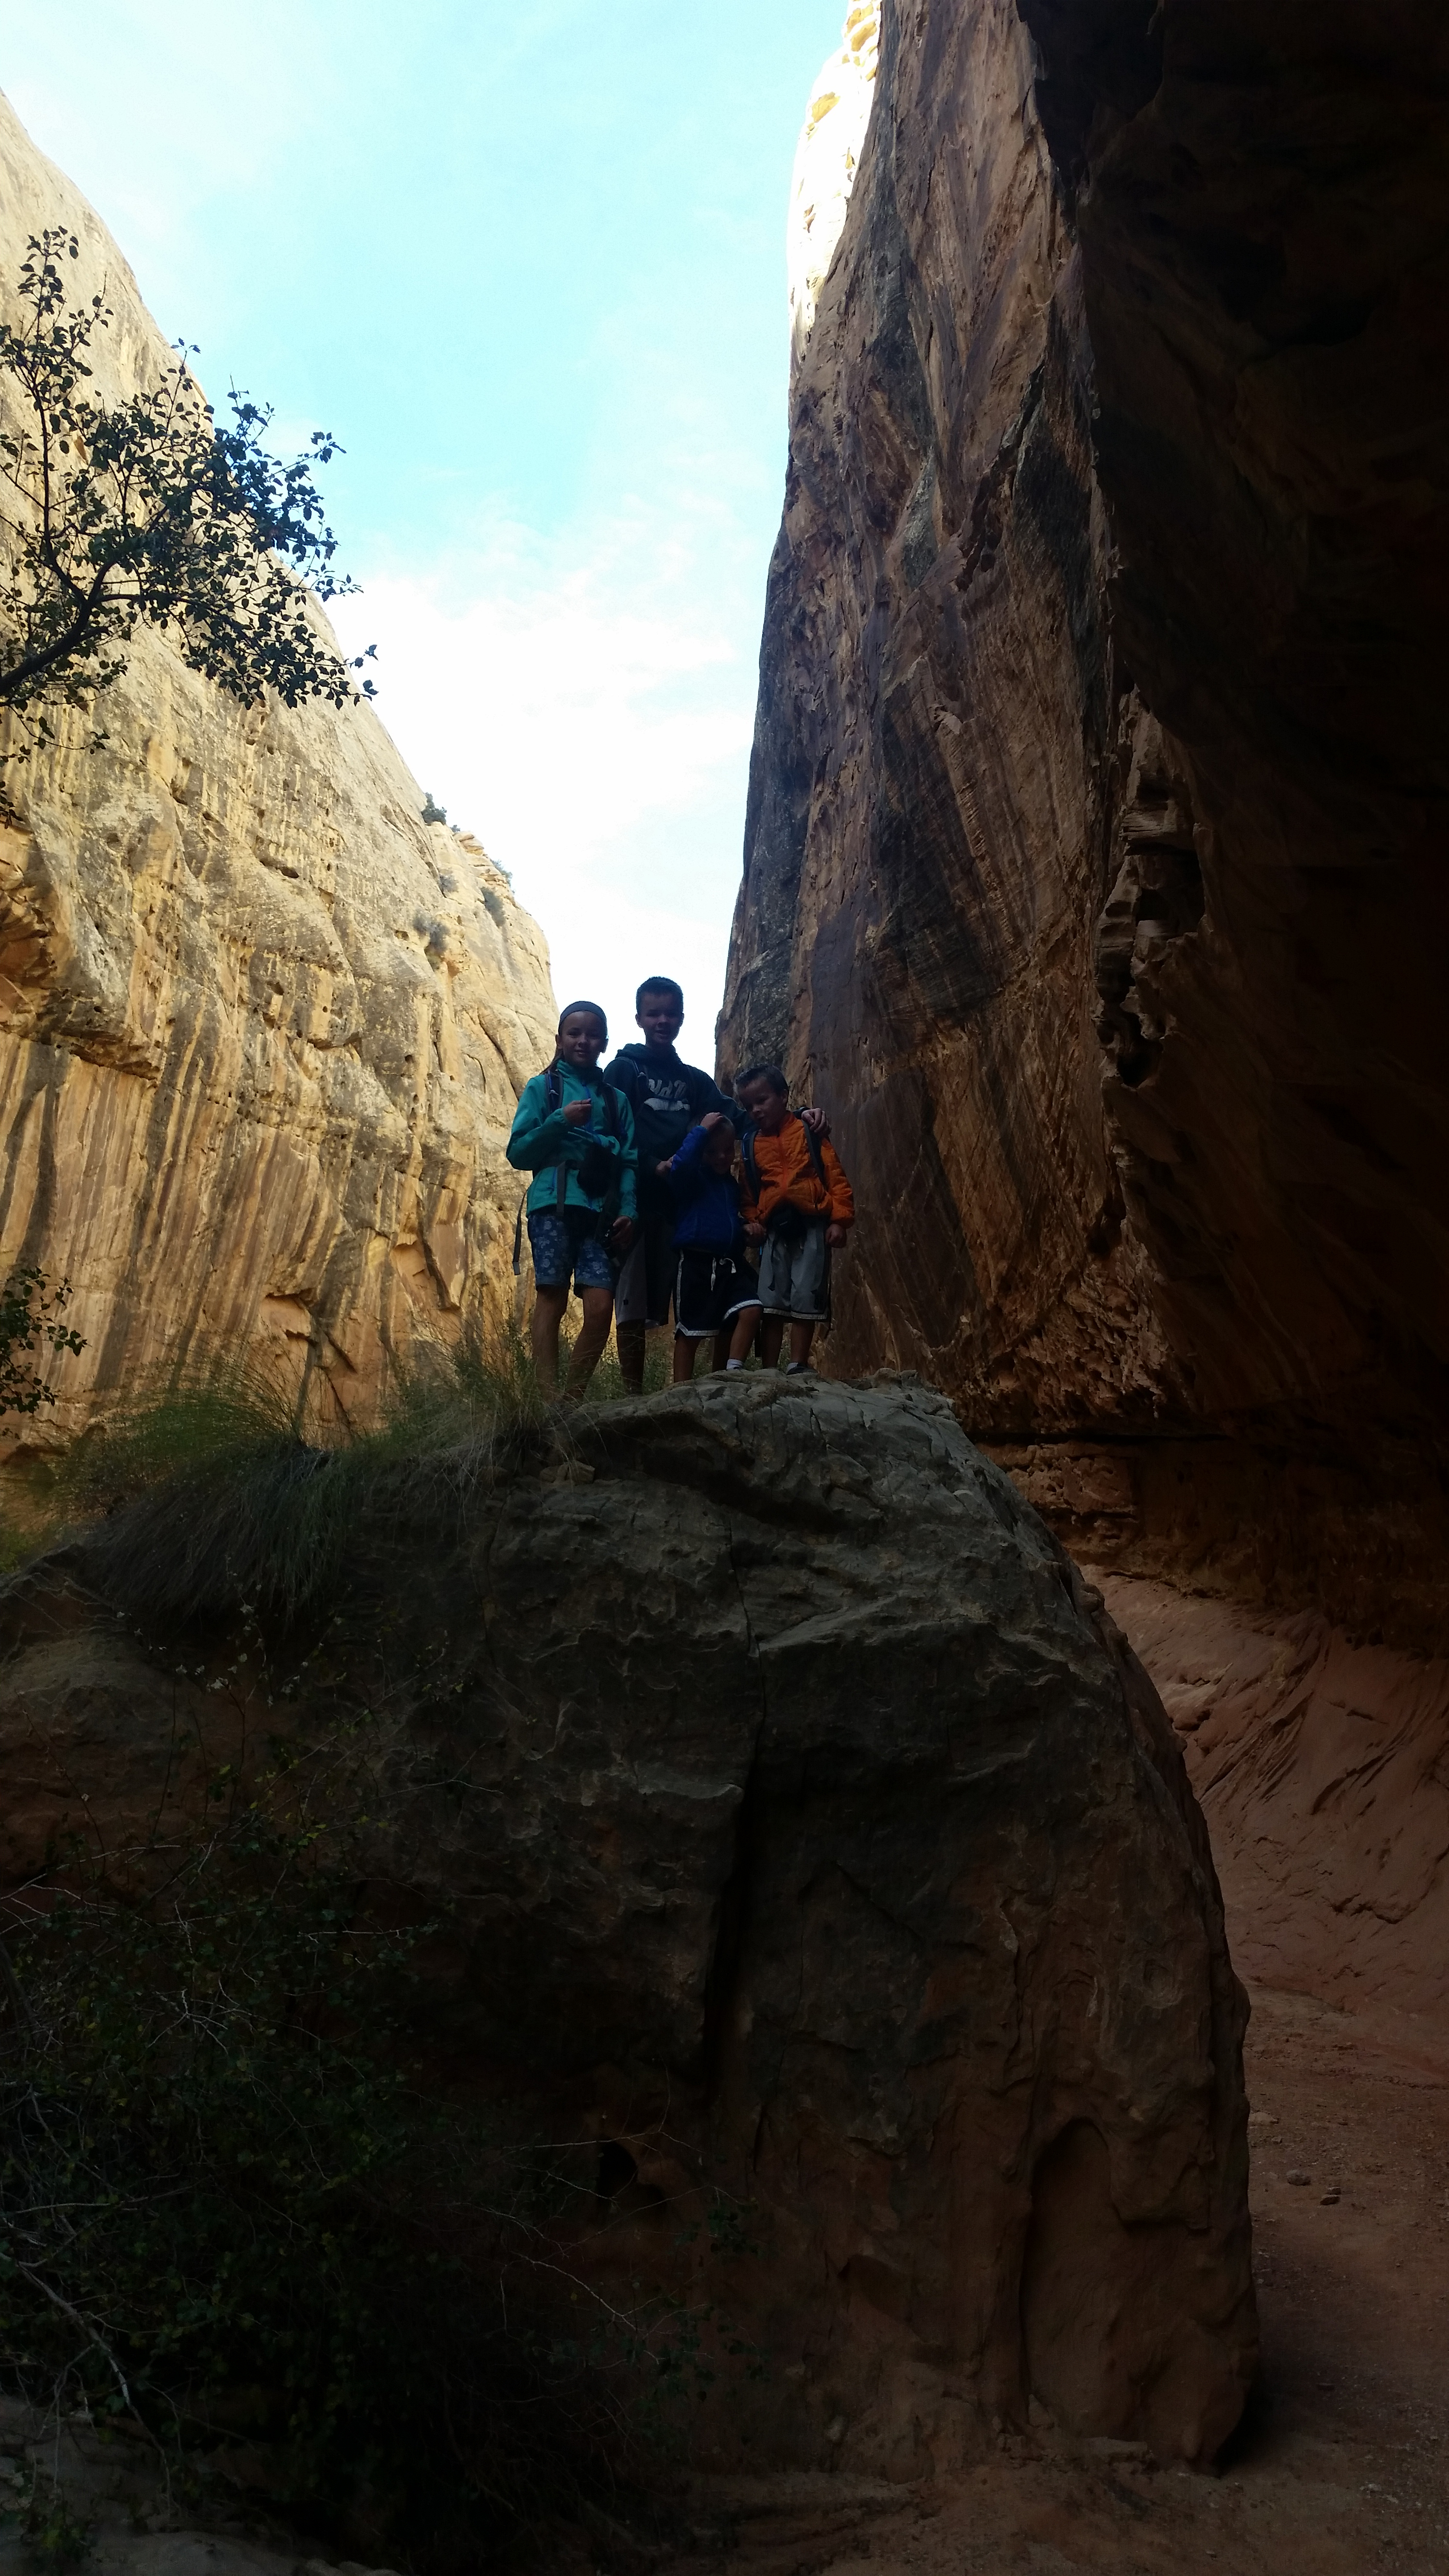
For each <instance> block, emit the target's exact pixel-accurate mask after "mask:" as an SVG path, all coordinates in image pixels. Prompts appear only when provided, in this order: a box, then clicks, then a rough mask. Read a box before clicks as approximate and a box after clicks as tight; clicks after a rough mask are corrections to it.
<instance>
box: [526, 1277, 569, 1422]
mask: <svg viewBox="0 0 1449 2576" xmlns="http://www.w3.org/2000/svg"><path fill="white" fill-rule="evenodd" d="M568 1302H569V1290H568V1281H567V1280H565V1281H564V1284H563V1286H562V1288H536V1289H535V1290H534V1294H533V1321H532V1324H531V1327H530V1332H529V1338H530V1340H531V1342H532V1344H533V1374H534V1376H535V1377H536V1378H537V1380H538V1383H539V1385H540V1386H541V1387H542V1389H543V1392H544V1394H545V1395H546V1396H550V1397H552V1396H555V1395H557V1393H558V1334H559V1326H560V1324H561V1323H562V1322H563V1319H564V1308H565V1307H566V1306H567V1304H568Z"/></svg>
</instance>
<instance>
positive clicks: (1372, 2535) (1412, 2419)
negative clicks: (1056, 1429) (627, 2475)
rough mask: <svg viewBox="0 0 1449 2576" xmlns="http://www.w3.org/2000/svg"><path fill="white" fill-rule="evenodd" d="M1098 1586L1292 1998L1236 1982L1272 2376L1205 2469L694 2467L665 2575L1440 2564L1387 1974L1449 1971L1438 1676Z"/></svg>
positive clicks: (1172, 2573)
mask: <svg viewBox="0 0 1449 2576" xmlns="http://www.w3.org/2000/svg"><path fill="white" fill-rule="evenodd" d="M1104 1589H1107V1591H1108V1598H1109V1601H1111V1603H1112V1606H1113V1608H1114V1610H1115V1612H1116V1615H1117V1617H1118V1619H1119V1620H1120V1621H1121V1623H1122V1625H1123V1626H1124V1627H1126V1628H1127V1629H1128V1633H1129V1634H1131V1635H1132V1636H1133V1640H1134V1643H1136V1644H1137V1645H1138V1647H1139V1651H1140V1652H1142V1653H1143V1656H1144V1660H1145V1661H1146V1662H1147V1664H1148V1666H1149V1669H1150V1670H1151V1671H1152V1674H1153V1678H1154V1680H1155V1681H1156V1682H1157V1684H1158V1687H1159V1688H1160V1689H1161V1690H1162V1691H1163V1695H1164V1698H1165V1699H1166V1701H1167V1704H1168V1707H1169V1709H1170V1710H1172V1712H1173V1714H1174V1716H1175V1717H1178V1720H1179V1723H1180V1724H1182V1726H1183V1733H1184V1736H1185V1738H1186V1739H1187V1749H1188V1760H1189V1767H1190V1769H1191V1770H1192V1771H1193V1773H1194V1777H1195V1782H1196V1785H1197V1787H1198V1791H1199V1795H1201V1796H1202V1797H1203V1800H1204V1806H1205V1809H1206V1812H1207V1815H1208V1818H1209V1823H1210V1825H1211V1827H1212V1831H1213V1836H1214V1844H1215V1848H1216V1850H1217V1852H1218V1858H1219V1867H1220V1870H1221V1873H1222V1878H1223V1886H1224V1894H1225V1899H1226V1902H1227V1906H1228V1921H1229V1932H1230V1936H1231V1938H1232V1941H1233V1948H1234V1956H1235V1958H1236V1959H1237V1960H1238V1963H1239V1967H1240V1971H1242V1972H1245V1973H1247V1974H1248V1975H1249V1976H1250V1978H1254V1977H1256V1978H1260V1979H1261V1978H1262V1970H1263V1968H1264V1967H1270V1968H1272V1967H1281V1969H1282V1971H1283V1973H1284V1975H1285V1977H1286V1979H1287V1980H1289V1981H1291V1985H1292V1986H1293V1987H1294V1988H1297V1989H1298V1991H1288V1990H1287V1989H1286V1986H1285V1984H1280V1983H1273V1982H1269V1981H1268V1980H1267V1979H1262V1981H1261V1982H1254V1983H1253V1986H1252V1992H1253V2020H1252V2026H1251V2029H1250V2031H1249V2035H1248V2046H1247V2070H1248V2089H1249V2094H1250V2098H1251V2101H1252V2105H1253V2114H1252V2124H1251V2139H1252V2150H1253V2176H1252V2199H1253V2218H1254V2236H1255V2248H1256V2252H1255V2268H1256V2273H1257V2281H1258V2294H1259V2304H1260V2315H1261V2322H1262V2334H1263V2366H1262V2373H1261V2379H1260V2383H1259V2387H1258V2390H1257V2392H1256V2394H1255V2397H1254V2400H1253V2402H1252V2405H1251V2408H1250V2411H1249V2416H1248V2418H1247V2420H1246V2421H1245V2423H1244V2424H1243V2426H1242V2427H1241V2429H1240V2431H1239V2433H1238V2434H1237V2436H1236V2437H1235V2439H1234V2442H1233V2444H1232V2445H1231V2447H1230V2449H1229V2451H1228V2453H1227V2454H1226V2455H1225V2457H1224V2458H1223V2460H1222V2461H1221V2463H1220V2464H1219V2467H1218V2470H1217V2471H1216V2472H1215V2473H1214V2474H1212V2475H1210V2476H1198V2477H1194V2476H1189V2475H1186V2474H1184V2473H1181V2472H1177V2471H1161V2470H1156V2469H1153V2468H1150V2467H1147V2466H1145V2465H1143V2464H1142V2463H1141V2462H1140V2461H1137V2460H1134V2459H1132V2458H1130V2457H1124V2456H1119V2457H1116V2458H1111V2457H1104V2456H1101V2455H1100V2453H1099V2455H1097V2456H1094V2457H1090V2458H1083V2457H1081V2456H1077V2457H1075V2458H1073V2457H1070V2456H1064V2455H1063V2454H1062V2453H1061V2452H1059V2451H1058V2452H1053V2451H1052V2450H1050V2449H1048V2448H1046V2447H1045V2446H1044V2445H1043V2444H1042V2443H1041V2442H1040V2441H1039V2440H1038V2439H1037V2438H1036V2437H1023V2438H1020V2439H1013V2440H1012V2441H1011V2442H1010V2444H1009V2445H1008V2446H1006V2447H1004V2448H1003V2449H1002V2450H1001V2451H1000V2452H999V2453H998V2455H997V2457H996V2458H994V2459H993V2460H991V2461H989V2462H988V2463H987V2464H986V2465H984V2466H982V2467H981V2468H979V2469H977V2470H976V2471H974V2472H972V2473H971V2474H969V2475H966V2476H963V2477H962V2478H960V2479H959V2480H956V2481H954V2482H951V2483H949V2484H945V2485H942V2486H939V2487H936V2488H934V2489H931V2490H929V2491H927V2490H923V2489H911V2490H903V2491H902V2490H895V2491H893V2490H890V2489H888V2488H881V2487H871V2486H869V2485H865V2484H862V2483H860V2482H852V2481H849V2480H847V2479H844V2478H831V2477H828V2476H823V2475H822V2476H819V2477H813V2478H807V2479H801V2478H796V2479H793V2480H772V2481H768V2482H762V2483H760V2484H757V2485H748V2484H745V2483H741V2482H731V2483H730V2484H728V2485H716V2486H713V2487H709V2486H705V2487H702V2488H701V2490H700V2492H699V2497H698V2508H697V2516H696V2519H695V2524H694V2532H695V2537H694V2540H693V2543H692V2546H691V2547H690V2548H689V2549H687V2550H686V2552H685V2554H684V2555H683V2556H682V2557H677V2558H675V2559H674V2560H672V2561H671V2562H670V2566H669V2576H706V2571H708V2576H716V2571H719V2576H724V2571H726V2570H729V2571H735V2576H865V2572H866V2571H869V2576H1006V2571H1012V2576H1016V2571H1018V2570H1020V2571H1023V2576H1074V2571H1076V2570H1097V2569H1107V2568H1110V2569H1112V2570H1114V2571H1116V2576H1159V2571H1160V2572H1161V2576H1208V2571H1213V2576H1219V2571H1223V2576H1227V2571H1231V2576H1288V2571H1292V2576H1298V2571H1300V2570H1301V2571H1303V2576H1365V2571H1367V2570H1371V2569H1375V2568H1381V2567H1382V2568H1392V2569H1393V2570H1395V2576H1445V2571H1449V2013H1445V2014H1442V2015H1441V2014H1437V2013H1433V2012H1424V2011H1422V2010H1419V2011H1415V2012H1413V2013H1408V2012H1402V2011H1398V2010H1396V2009H1395V2008H1394V2005H1393V2003H1392V2001H1391V2000H1390V1999H1389V1998H1390V1997H1391V1996H1392V1994H1393V1992H1394V1989H1395V1986H1396V1985H1397V1984H1398V1982H1399V1981H1400V1979H1402V1980H1403V1982H1404V1984H1405V1986H1406V1987H1407V1989H1408V1991H1409V1993H1410V1994H1411V1995H1412V1999H1413V2001H1414V2002H1415V2003H1416V2004H1420V2005H1422V2003H1423V2002H1425V2001H1432V2000H1433V1997H1434V1991H1435V1989H1436V1988H1437V1989H1438V1990H1439V1991H1442V1989H1443V1986H1444V1982H1445V1979H1446V1974H1449V1966H1446V1961H1445V1958H1444V1955H1443V1950H1442V1944H1440V1943H1439V1942H1437V1941H1436V1940H1435V1938H1434V1937H1433V1934H1434V1928H1435V1926H1436V1924H1437V1921H1438V1918H1439V1916H1440V1914H1441V1913H1442V1910H1443V1907H1444V1904H1445V1901H1446V1898H1449V1880H1446V1877H1445V1874H1444V1872H1443V1869H1442V1866H1441V1865H1440V1862H1439V1855H1438V1853H1437V1847H1436V1850H1435V1852H1434V1853H1433V1854H1432V1855H1431V1854H1429V1852H1428V1846H1427V1844H1426V1842H1425V1835H1426V1834H1427V1835H1428V1836H1429V1839H1430V1840H1432V1841H1434V1842H1435V1843H1436V1846H1437V1841H1438V1840H1439V1839H1442V1837H1439V1835H1438V1831H1437V1826H1438V1817H1437V1808H1436V1803H1435V1802H1436V1800H1438V1799H1440V1798H1442V1796H1443V1784H1444V1780H1445V1779H1446V1778H1449V1765H1446V1764H1445V1761H1444V1757H1443V1752H1442V1745H1443V1741H1444V1732H1445V1730H1444V1725H1443V1717H1442V1698H1443V1694H1442V1690H1439V1688H1438V1684H1439V1682H1440V1680H1441V1679H1442V1676H1441V1675H1436V1674H1435V1673H1434V1672H1433V1670H1432V1669H1431V1668H1428V1667H1425V1666H1423V1665H1422V1664H1421V1665H1418V1666H1411V1664H1410V1662H1409V1659H1407V1658H1395V1659H1392V1660H1393V1661H1394V1663H1395V1664H1396V1665H1397V1664H1399V1663H1402V1664H1403V1666H1404V1670H1403V1672H1401V1673H1400V1672H1397V1671H1396V1672H1393V1673H1390V1672H1388V1671H1387V1670H1386V1671H1385V1672H1384V1673H1382V1674H1378V1673H1375V1674H1374V1675H1373V1676H1372V1678H1373V1679H1374V1680H1375V1681H1377V1682H1378V1684H1379V1685H1380V1688H1379V1690H1378V1691H1377V1692H1375V1693H1370V1692H1369V1691H1368V1690H1367V1689H1366V1687H1365V1683H1366V1681H1367V1680H1368V1678H1369V1674H1368V1671H1367V1658H1366V1657H1365V1658H1359V1657H1357V1655H1356V1654H1355V1653H1349V1654H1348V1655H1347V1656H1346V1655H1345V1653H1344V1652H1343V1651H1342V1650H1341V1649H1340V1648H1339V1647H1338V1646H1336V1645H1335V1646H1332V1647H1330V1646H1329V1645H1325V1644H1323V1642H1322V1641H1321V1640H1318V1639H1317V1638H1314V1639H1310V1640H1308V1641H1307V1646H1305V1643H1304V1639H1303V1638H1302V1637H1300V1636H1299V1635H1298V1626H1301V1624H1302V1623H1297V1624H1296V1625H1295V1627H1294V1630H1293V1633H1292V1635H1291V1637H1289V1638H1288V1639H1287V1647H1288V1648H1291V1655H1290V1654H1289V1653H1288V1652H1287V1651H1286V1650H1285V1640H1284V1636H1283V1635H1282V1634H1280V1633H1279V1631H1280V1630H1281V1629H1282V1628H1283V1626H1284V1623H1279V1622H1272V1621H1268V1620H1255V1619H1252V1618H1249V1617H1247V1616H1245V1615H1244V1614H1239V1613H1235V1612H1229V1611H1226V1610H1225V1609H1224V1606H1223V1605H1221V1604H1217V1603H1208V1602H1201V1603H1195V1602H1193V1601H1192V1600H1191V1598H1190V1596H1182V1595H1176V1594H1170V1593H1169V1592H1168V1589H1167V1587H1166V1586H1159V1585H1146V1584H1142V1583H1134V1584H1123V1585H1120V1586H1118V1585H1114V1584H1111V1583H1110V1582H1108V1583H1104ZM1114 1593H1115V1594H1116V1595H1117V1598H1116V1599H1113V1595H1114ZM1305 1634H1306V1632H1305ZM1309 1648H1311V1652H1310V1651H1309ZM1379 1660H1380V1661H1383V1660H1384V1659H1383V1658H1382V1657H1381V1656H1380V1658H1379ZM1305 1667H1306V1668H1307V1671H1308V1680H1307V1684H1306V1687H1305V1682H1304V1679H1303V1678H1302V1674H1303V1670H1304V1668H1305ZM1345 1670H1347V1671H1348V1672H1349V1673H1350V1676H1351V1681H1352V1688H1351V1689H1346V1688H1345V1687H1344V1686H1343V1683H1342V1679H1341V1676H1342V1673H1343V1672H1344V1671H1345ZM1431 1683H1432V1684H1434V1686H1435V1689H1436V1692H1437V1699H1438V1705H1437V1707H1436V1709H1435V1710H1434V1711H1429V1712H1427V1713H1426V1709H1425V1692H1426V1689H1427V1688H1428V1686H1429V1685H1430V1684H1431ZM1290 1686H1291V1696H1288V1694H1289V1693H1290ZM1285 1696H1288V1706H1289V1710H1290V1713H1291V1716H1292V1718H1293V1720H1294V1721H1295V1725H1296V1726H1301V1728H1302V1742H1303V1745H1304V1751H1305V1754H1306V1755H1307V1756H1308V1757H1309V1759H1310V1762H1311V1764H1312V1765H1313V1766H1315V1768H1316V1770H1324V1772H1325V1776H1324V1779H1323V1780H1322V1781H1320V1780H1318V1779H1317V1778H1316V1776H1315V1778H1314V1779H1313V1780H1312V1781H1311V1782H1309V1783H1308V1784H1307V1785H1306V1786H1305V1770H1306V1768H1307V1767H1308V1766H1307V1765H1306V1764H1305V1763H1304V1762H1303V1761H1299V1762H1290V1763H1289V1764H1288V1765H1287V1766H1286V1767H1285V1766H1284V1765H1283V1763H1282V1762H1281V1760H1280V1759H1279V1757H1278V1753H1277V1751H1276V1750H1275V1747H1280V1746H1281V1740H1282V1734H1283V1721H1284V1709H1285ZM1317 1699H1321V1701H1322V1707H1321V1708H1319V1707H1318V1706H1315V1705H1314V1704H1313V1703H1314V1701H1315V1700H1317ZM1341 1704H1342V1705H1348V1706H1350V1707H1351V1714H1352V1716H1353V1719H1354V1721H1355V1724H1356V1725H1357V1726H1358V1727H1359V1729H1360V1732H1362V1731H1363V1730H1365V1729H1367V1730H1369V1731H1373V1730H1374V1729H1378V1730H1379V1731H1380V1733H1381V1737H1382V1747H1384V1748H1391V1749H1392V1751H1393V1753H1394V1756H1395V1758H1394V1759H1393V1760H1379V1759H1378V1758H1377V1757H1376V1758H1375V1759H1374V1760H1372V1761H1371V1762H1367V1763H1366V1762H1365V1758H1364V1748H1363V1746H1362V1745H1361V1744H1355V1745H1353V1746H1352V1747H1351V1748H1350V1751H1349V1752H1348V1753H1347V1754H1343V1753H1340V1751H1339V1748H1338V1746H1337V1742H1336V1735H1335V1732H1334V1730H1335V1728H1336V1726H1337V1719H1338V1712H1339V1708H1340V1705H1341ZM1406 1710H1408V1711H1409V1712H1410V1720H1409V1721H1406V1718H1405V1711H1406ZM1431 1719H1432V1720H1433V1723H1430V1720H1431ZM1305 1720H1306V1721H1307V1723H1304V1721H1305ZM1184 1721H1185V1723H1184ZM1314 1721H1316V1722H1314ZM1409 1735H1412V1736H1413V1737H1414V1738H1415V1739H1416V1740H1415V1742H1414V1747H1413V1756H1414V1758H1412V1759H1409V1758H1406V1756H1405V1754H1404V1749H1403V1748H1404V1744H1405V1739H1406V1737H1407V1736H1409ZM1429 1736H1432V1737H1433V1738H1434V1742H1433V1743H1429V1742H1428V1741H1427V1739H1428V1737H1429ZM1436 1746H1437V1747H1438V1748H1439V1750H1438V1751H1437V1753H1436V1751H1435V1747H1436ZM1421 1751H1422V1753H1423V1754H1424V1755H1425V1756H1426V1757H1427V1756H1429V1755H1433V1756H1434V1759H1433V1760H1432V1761H1429V1762H1428V1767H1427V1770H1426V1769H1425V1765H1424V1762H1423V1761H1422V1760H1421V1759H1420V1754H1421ZM1325 1765H1326V1766H1327V1768H1326V1769H1325ZM1340 1779H1342V1780H1343V1781H1344V1782H1346V1783H1348V1784H1349V1786H1350V1788H1351V1789H1352V1791H1353V1796H1352V1798H1350V1799H1346V1798H1345V1795H1344V1792H1343V1790H1342V1789H1341V1788H1340V1786H1339V1781H1340ZM1247 1780H1253V1781H1255V1782H1256V1783H1257V1786H1256V1788H1255V1789H1254V1790H1253V1791H1252V1792H1251V1793H1250V1792H1249V1791H1248V1790H1247V1789H1245V1786H1244V1783H1245V1781H1247ZM1360 1784H1366V1785H1364V1786H1362V1787H1360ZM1310 1792H1311V1794H1310ZM1346 1806H1348V1807H1349V1808H1351V1813H1349V1814H1346V1812H1345V1809H1346ZM1316 1846H1317V1847H1316ZM1355 1846H1357V1849H1358V1851H1359V1852H1361V1853H1362V1856H1363V1861H1364V1864H1365V1866H1366V1869H1367V1880H1366V1883H1365V1885H1364V1887H1363V1888H1361V1889H1360V1890H1359V1892H1358V1900H1357V1905H1356V1903H1355V1894H1354V1891H1353V1890H1352V1889H1351V1888H1349V1887H1348V1886H1347V1885H1346V1878H1345V1871H1346V1861H1347V1858H1348V1856H1349V1854H1350V1853H1351V1852H1352V1851H1353V1849H1354V1847H1355ZM1406 1855H1407V1857H1406ZM1410 1862H1412V1866H1410ZM1316 1871H1317V1877H1315V1873H1316ZM1389 1879H1392V1880H1393V1882H1394V1895H1395V1900H1396V1901H1395V1903H1394V1904H1392V1905H1390V1904H1388V1903H1386V1902H1384V1901H1383V1897H1382V1893H1381V1890H1382V1887H1383V1884H1384V1882H1385V1881H1386V1880H1389ZM1315 1884H1316V1886H1317V1891H1318V1893H1317V1897H1316V1899H1315V1897H1314V1895H1313V1891H1314V1888H1315ZM1406 1891H1407V1892H1409V1894H1410V1896H1411V1900H1412V1901H1411V1902H1409V1903H1407V1904H1402V1898H1403V1895H1404V1893H1405V1892H1406ZM1305 1899H1307V1900H1308V1901H1306V1902H1305V1901H1304V1900H1305ZM1295 1900H1296V1901H1295ZM1365 1900H1367V1901H1365ZM1414 1918H1417V1919H1414ZM1320 1971H1321V1976H1320V1973H1319V1972H1320ZM1315 1984H1317V1985H1318V1987H1319V1991H1318V1992H1317V1993H1315V1992H1314V1991H1313V1990H1312V1989H1313V1988H1314V1986H1315ZM1304 1989H1307V1991H1305V1990H1304ZM1348 1999H1352V2001H1353V2002H1354V2003H1355V2004H1356V2005H1358V2006H1359V2009H1356V2010H1347V2009H1345V2008H1344V2005H1345V2001H1346V2000H1348ZM1293 2177H1306V2179H1294V2178H1293Z"/></svg>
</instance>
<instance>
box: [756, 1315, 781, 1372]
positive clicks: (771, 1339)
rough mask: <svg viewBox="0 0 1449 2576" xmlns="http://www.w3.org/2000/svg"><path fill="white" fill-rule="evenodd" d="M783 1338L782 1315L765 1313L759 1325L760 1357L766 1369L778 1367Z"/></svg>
mask: <svg viewBox="0 0 1449 2576" xmlns="http://www.w3.org/2000/svg"><path fill="white" fill-rule="evenodd" d="M784 1338H785V1318H784V1316H783V1315H767V1316H766V1317H765V1320H764V1323H763V1324H762V1325H761V1327H760V1358H761V1361H762V1363H763V1365H764V1366H765V1367H766V1368H767V1369H772V1368H778V1367H779V1364H780V1345H781V1343H782V1342H783V1341H784Z"/></svg>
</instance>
